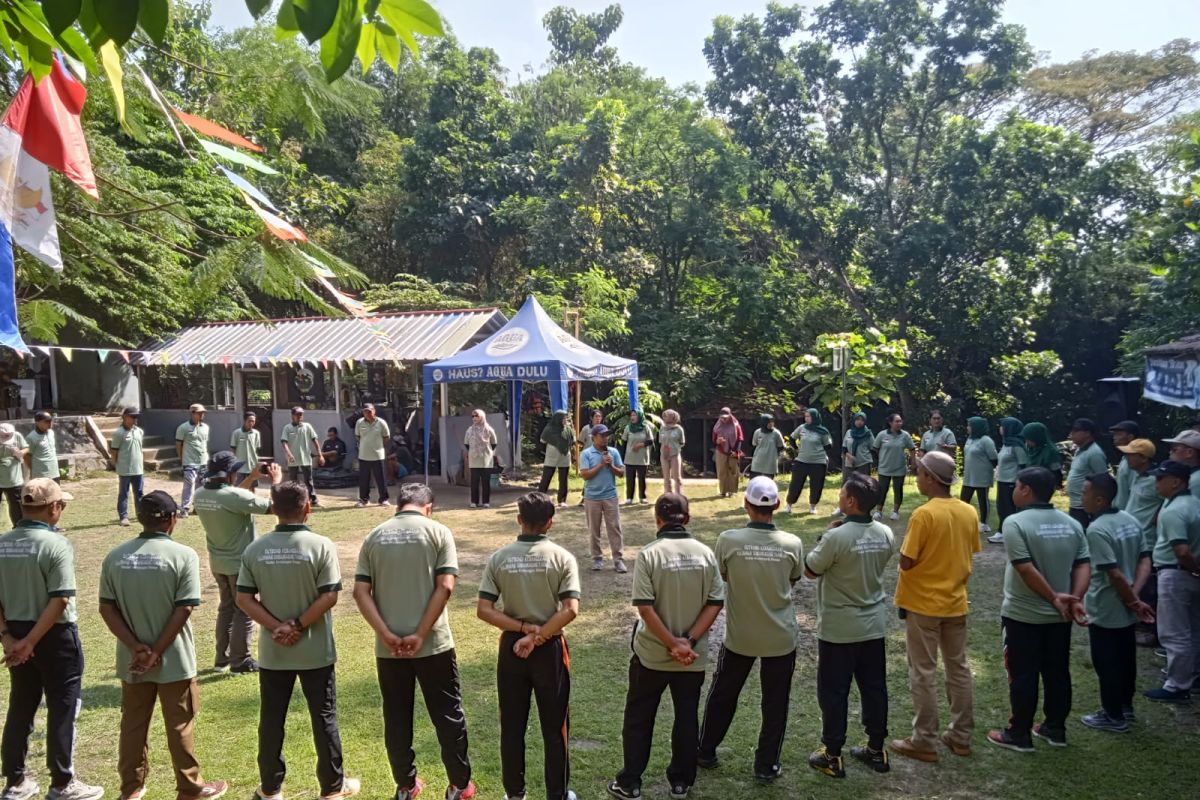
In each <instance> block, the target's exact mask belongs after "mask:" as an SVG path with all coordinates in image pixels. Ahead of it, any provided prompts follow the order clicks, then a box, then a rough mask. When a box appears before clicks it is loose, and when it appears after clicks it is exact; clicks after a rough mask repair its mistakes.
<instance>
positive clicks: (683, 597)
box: [633, 525, 725, 672]
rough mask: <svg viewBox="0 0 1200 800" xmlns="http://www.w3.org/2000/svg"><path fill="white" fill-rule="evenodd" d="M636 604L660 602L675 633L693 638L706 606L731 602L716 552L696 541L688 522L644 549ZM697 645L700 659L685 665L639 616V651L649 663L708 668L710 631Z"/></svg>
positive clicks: (637, 565) (670, 668) (636, 573)
mask: <svg viewBox="0 0 1200 800" xmlns="http://www.w3.org/2000/svg"><path fill="white" fill-rule="evenodd" d="M633 604H634V605H635V606H654V611H655V613H656V614H658V616H659V619H661V620H662V621H663V624H664V625H666V626H667V630H669V631H670V632H671V633H672V635H674V636H681V637H682V636H687V633H688V631H689V630H690V629H691V627H692V624H693V623H695V621H696V617H698V616H700V612H701V611H703V610H704V607H705V606H710V605H711V606H720V605H724V604H725V583H724V581H722V580H721V573H720V569H719V568H718V566H717V557H716V555H715V554H714V553H713V551H712V550H710V549H709V547H708V545H706V544H704V543H703V542H698V541H696V540H695V539H693V538H692V535H691V534H690V533H688V532H687V529H686V528H684V527H683V526H679V525H673V526H667V527H665V528H663V529H662V530H660V531H659V532H658V537H657V538H656V539H655V540H654V541H653V542H651V543H650V544H648V545H646V546H645V547H643V548H642V549H641V551H640V552H639V553H638V557H637V561H635V562H634V565H633ZM693 649H694V650H695V651H696V660H695V661H693V662H692V663H691V664H690V665H689V666H686V667H685V666H684V665H683V664H680V663H679V662H678V661H676V660H675V659H673V658H671V654H670V652H669V651H668V650H667V647H666V645H664V644H663V643H662V641H661V640H660V639H659V638H658V637H657V636H655V635H654V634H653V633H651V632H650V629H649V628H647V627H646V625H645V623H643V622H642V620H641V618H639V619H638V621H637V626H636V627H635V629H634V634H633V652H634V653H635V654H636V655H637V657H638V660H639V661H641V662H642V666H643V667H646V668H647V669H657V670H662V671H664V672H704V666H705V664H707V663H708V632H707V631H705V633H704V635H703V636H701V637H700V639H699V641H697V642H696V646H695V647H694V648H693Z"/></svg>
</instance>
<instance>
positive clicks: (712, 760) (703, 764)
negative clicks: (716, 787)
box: [696, 753, 721, 769]
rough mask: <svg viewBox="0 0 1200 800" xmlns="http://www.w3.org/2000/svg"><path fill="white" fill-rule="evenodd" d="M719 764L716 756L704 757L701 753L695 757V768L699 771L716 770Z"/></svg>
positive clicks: (714, 754) (719, 760)
mask: <svg viewBox="0 0 1200 800" xmlns="http://www.w3.org/2000/svg"><path fill="white" fill-rule="evenodd" d="M720 763H721V759H719V758H717V754H716V753H713V754H712V755H711V756H706V755H704V754H703V753H701V754H700V755H698V756H696V766H697V767H700V768H701V769H716V768H717V767H718V766H719V765H720Z"/></svg>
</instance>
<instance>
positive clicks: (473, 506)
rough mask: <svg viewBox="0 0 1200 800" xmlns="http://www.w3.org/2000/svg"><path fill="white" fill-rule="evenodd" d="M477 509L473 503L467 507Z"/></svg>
mask: <svg viewBox="0 0 1200 800" xmlns="http://www.w3.org/2000/svg"><path fill="white" fill-rule="evenodd" d="M478 507H479V506H478V505H476V504H475V503H471V505H469V506H467V508H478Z"/></svg>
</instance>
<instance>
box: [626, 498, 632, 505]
mask: <svg viewBox="0 0 1200 800" xmlns="http://www.w3.org/2000/svg"><path fill="white" fill-rule="evenodd" d="M625 505H627V506H631V505H633V499H632V498H630V499H629V500H626V501H625Z"/></svg>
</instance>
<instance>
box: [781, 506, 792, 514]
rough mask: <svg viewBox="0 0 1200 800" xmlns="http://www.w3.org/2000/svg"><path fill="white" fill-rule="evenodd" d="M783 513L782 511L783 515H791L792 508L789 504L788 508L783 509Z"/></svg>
mask: <svg viewBox="0 0 1200 800" xmlns="http://www.w3.org/2000/svg"><path fill="white" fill-rule="evenodd" d="M783 511H784V513H785V514H790V513H792V506H791V505H790V504H789V505H788V506H786V507H785V508H784V509H783Z"/></svg>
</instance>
